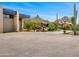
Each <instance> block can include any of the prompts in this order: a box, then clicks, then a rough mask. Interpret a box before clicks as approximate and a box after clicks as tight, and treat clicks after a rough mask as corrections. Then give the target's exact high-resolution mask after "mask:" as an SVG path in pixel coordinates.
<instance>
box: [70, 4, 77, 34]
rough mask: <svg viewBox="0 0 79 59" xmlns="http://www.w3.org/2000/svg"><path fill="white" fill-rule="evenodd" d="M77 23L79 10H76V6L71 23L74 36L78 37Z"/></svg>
mask: <svg viewBox="0 0 79 59" xmlns="http://www.w3.org/2000/svg"><path fill="white" fill-rule="evenodd" d="M76 21H77V10H76V4H74V16H73V17H71V22H72V25H73V27H72V29H73V32H74V35H76Z"/></svg>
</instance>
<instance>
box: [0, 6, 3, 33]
mask: <svg viewBox="0 0 79 59" xmlns="http://www.w3.org/2000/svg"><path fill="white" fill-rule="evenodd" d="M0 32H3V7H2V6H0Z"/></svg>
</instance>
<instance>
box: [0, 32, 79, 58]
mask: <svg viewBox="0 0 79 59" xmlns="http://www.w3.org/2000/svg"><path fill="white" fill-rule="evenodd" d="M0 56H1V57H79V36H72V35H63V34H62V32H13V33H1V34H0Z"/></svg>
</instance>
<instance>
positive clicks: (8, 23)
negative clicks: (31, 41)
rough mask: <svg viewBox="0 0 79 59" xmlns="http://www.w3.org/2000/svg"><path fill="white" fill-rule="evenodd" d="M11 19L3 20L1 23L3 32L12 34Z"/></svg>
mask: <svg viewBox="0 0 79 59" xmlns="http://www.w3.org/2000/svg"><path fill="white" fill-rule="evenodd" d="M13 28H14V26H13V19H9V18H4V22H3V30H4V32H12V31H13Z"/></svg>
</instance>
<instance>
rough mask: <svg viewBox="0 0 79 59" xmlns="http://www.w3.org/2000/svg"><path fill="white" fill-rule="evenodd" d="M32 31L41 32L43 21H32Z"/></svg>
mask: <svg viewBox="0 0 79 59" xmlns="http://www.w3.org/2000/svg"><path fill="white" fill-rule="evenodd" d="M31 23H32V29H33V30H36V31H39V30H40V29H41V21H40V20H32V21H31Z"/></svg>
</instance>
